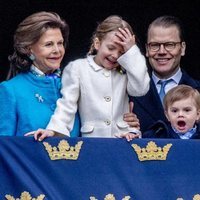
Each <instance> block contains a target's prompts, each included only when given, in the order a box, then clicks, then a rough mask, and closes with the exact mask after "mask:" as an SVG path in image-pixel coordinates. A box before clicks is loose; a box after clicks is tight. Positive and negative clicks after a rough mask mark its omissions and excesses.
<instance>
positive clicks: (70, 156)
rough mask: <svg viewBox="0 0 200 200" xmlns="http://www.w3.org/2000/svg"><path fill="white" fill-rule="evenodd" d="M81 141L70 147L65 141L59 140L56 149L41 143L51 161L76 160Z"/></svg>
mask: <svg viewBox="0 0 200 200" xmlns="http://www.w3.org/2000/svg"><path fill="white" fill-rule="evenodd" d="M82 144H83V141H79V142H78V143H77V144H76V145H75V146H70V145H69V143H68V142H67V141H66V140H61V141H60V142H59V144H58V147H52V146H51V145H50V144H49V143H47V142H43V145H44V146H45V149H46V150H47V152H48V154H49V157H50V159H51V160H60V159H65V160H77V159H78V157H79V153H80V150H81V146H82Z"/></svg>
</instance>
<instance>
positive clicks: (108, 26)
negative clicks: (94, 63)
mask: <svg viewBox="0 0 200 200" xmlns="http://www.w3.org/2000/svg"><path fill="white" fill-rule="evenodd" d="M119 28H128V30H129V31H130V32H131V34H133V30H132V28H131V26H130V25H129V24H128V22H126V21H125V20H123V19H122V17H120V16H118V15H111V16H109V17H107V18H106V19H105V20H104V21H102V22H101V23H100V24H99V25H98V26H97V28H96V31H95V32H94V33H93V36H92V39H91V46H90V50H89V52H88V54H89V55H95V54H96V53H97V52H96V49H95V48H94V40H95V38H98V39H99V41H102V39H103V38H104V37H105V36H106V34H107V33H109V32H111V31H117V30H118V29H119Z"/></svg>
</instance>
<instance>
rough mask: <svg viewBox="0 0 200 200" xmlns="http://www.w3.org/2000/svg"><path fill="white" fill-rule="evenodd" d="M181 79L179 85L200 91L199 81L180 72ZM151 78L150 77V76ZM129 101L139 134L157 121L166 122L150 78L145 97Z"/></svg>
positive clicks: (131, 98)
mask: <svg viewBox="0 0 200 200" xmlns="http://www.w3.org/2000/svg"><path fill="white" fill-rule="evenodd" d="M182 72H183V74H182V78H181V80H180V82H179V85H180V84H185V85H189V86H191V87H193V88H195V89H197V90H198V91H200V81H199V80H194V79H193V78H192V77H190V76H189V75H188V74H187V73H186V72H184V71H182ZM150 76H151V75H150ZM130 101H133V102H134V108H133V113H135V114H136V115H137V117H138V119H139V120H140V128H141V132H144V131H146V130H147V129H148V128H149V127H150V126H151V125H153V124H154V123H156V122H157V121H158V120H162V121H164V122H167V118H166V117H165V114H164V109H163V106H162V103H161V101H160V98H159V95H158V92H157V89H156V86H155V84H154V82H153V80H152V78H151V81H150V89H149V91H148V92H147V94H146V95H145V96H141V97H130Z"/></svg>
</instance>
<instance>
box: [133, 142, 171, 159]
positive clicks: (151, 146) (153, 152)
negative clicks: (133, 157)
mask: <svg viewBox="0 0 200 200" xmlns="http://www.w3.org/2000/svg"><path fill="white" fill-rule="evenodd" d="M131 146H132V147H133V149H134V150H135V152H136V153H137V156H138V159H139V160H140V161H147V160H166V158H167V154H168V152H169V149H170V148H171V146H172V144H171V143H170V144H167V145H165V146H164V147H163V148H161V147H158V146H157V145H156V143H155V142H153V141H150V142H148V144H147V146H146V148H140V147H139V146H138V145H137V144H132V145H131Z"/></svg>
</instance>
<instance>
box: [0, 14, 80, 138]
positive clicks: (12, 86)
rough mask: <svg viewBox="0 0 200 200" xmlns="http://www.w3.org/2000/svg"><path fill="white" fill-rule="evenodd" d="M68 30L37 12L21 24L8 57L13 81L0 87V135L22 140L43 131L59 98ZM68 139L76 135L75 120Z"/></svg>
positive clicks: (55, 19) (55, 17)
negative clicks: (35, 132) (22, 137)
mask: <svg viewBox="0 0 200 200" xmlns="http://www.w3.org/2000/svg"><path fill="white" fill-rule="evenodd" d="M68 35H69V28H68V25H67V24H66V22H65V21H64V20H62V19H61V18H60V17H59V15H58V14H56V13H51V12H38V13H35V14H33V15H31V16H29V17H27V18H26V19H25V20H24V21H22V22H21V23H20V24H19V26H18V28H17V30H16V32H15V35H14V53H13V55H12V56H10V57H9V60H10V63H11V71H10V72H11V74H10V75H12V76H15V77H13V78H12V79H10V80H8V81H4V82H2V83H1V84H0V135H9V136H23V135H24V134H25V133H27V132H30V131H34V130H36V129H38V128H39V127H43V128H45V127H46V125H47V124H48V122H49V120H50V117H51V115H52V114H53V112H54V109H55V107H56V101H57V99H58V98H60V97H61V94H60V88H61V80H60V75H61V74H60V69H59V68H60V64H61V61H62V59H63V56H64V54H65V46H66V44H67V42H68ZM73 120H74V128H73V130H71V136H78V135H79V129H80V128H79V118H78V117H77V115H76V117H75V119H73Z"/></svg>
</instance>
